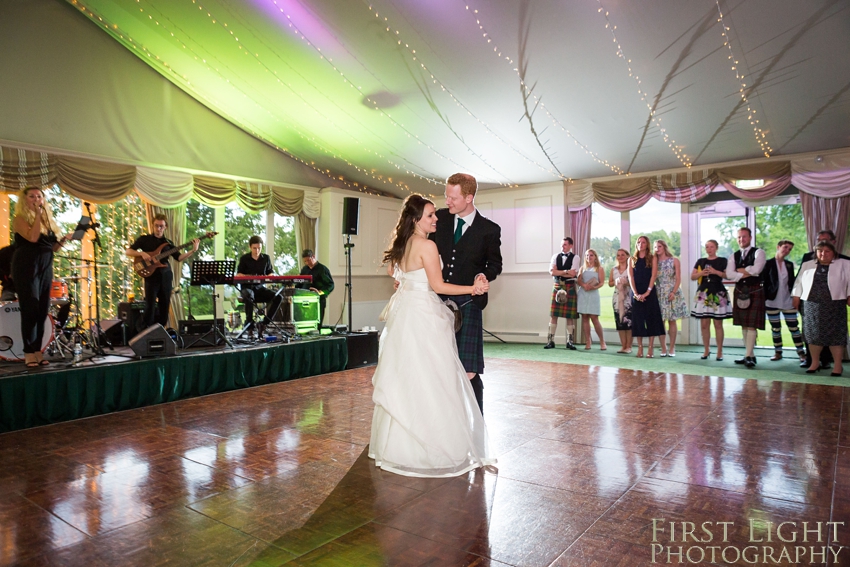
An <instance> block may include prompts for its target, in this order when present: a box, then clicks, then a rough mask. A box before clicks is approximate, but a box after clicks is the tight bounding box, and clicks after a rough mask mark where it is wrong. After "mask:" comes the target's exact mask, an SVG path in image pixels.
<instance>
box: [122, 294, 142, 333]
mask: <svg viewBox="0 0 850 567" xmlns="http://www.w3.org/2000/svg"><path fill="white" fill-rule="evenodd" d="M118 320H119V321H121V322H122V323H124V333H125V334H126V337H124V336H122V338H125V339H126V340H127V341H129V340H130V339H132V338H133V337H135V336H136V335H138V334H139V333H140V332H141V331H142V330H144V328H145V302H144V301H134V302H132V303H119V304H118Z"/></svg>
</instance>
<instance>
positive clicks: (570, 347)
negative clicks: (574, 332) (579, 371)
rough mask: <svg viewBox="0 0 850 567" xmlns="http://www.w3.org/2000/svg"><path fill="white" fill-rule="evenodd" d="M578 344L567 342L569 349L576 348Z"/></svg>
mask: <svg viewBox="0 0 850 567" xmlns="http://www.w3.org/2000/svg"><path fill="white" fill-rule="evenodd" d="M575 349H576V346H575V345H574V344H573V343H567V350H575Z"/></svg>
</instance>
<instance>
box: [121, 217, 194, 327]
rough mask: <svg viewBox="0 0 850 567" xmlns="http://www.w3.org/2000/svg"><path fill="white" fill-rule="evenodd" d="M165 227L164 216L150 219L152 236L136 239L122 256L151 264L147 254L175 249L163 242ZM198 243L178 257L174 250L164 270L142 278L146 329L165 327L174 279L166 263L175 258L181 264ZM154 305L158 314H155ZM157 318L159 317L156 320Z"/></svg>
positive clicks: (166, 223) (167, 242) (166, 224)
mask: <svg viewBox="0 0 850 567" xmlns="http://www.w3.org/2000/svg"><path fill="white" fill-rule="evenodd" d="M167 226H168V221H167V220H166V218H165V215H163V214H158V215H156V216H154V218H153V234H145V235H144V236H140V237H139V238H137V239H136V241H135V242H133V244H131V245H130V247H129V248H127V250H125V251H124V254H126V255H127V256H129V257H131V258H142V259H143V260H145V261H150V260H151V255H150V254H148V252H153V251H154V250H156V249H157V248H159V246H161V245H162V244H167V245H168V246H167V247H166V248H164V249H163V250H166V249H168V248H176V247H175V246H174V244H173V243H172V242H171V241H170V240H168V239H167V238H165V229H166V227H167ZM200 243H201V241H200V239H198V238H196V239H194V240H192V245H193V248H192V250H189V251H188V252H184V253H183V254H180V253H179V252H180V251H179V250H174V253H173V254H172V255H170V256H166V257H165V258H164V259H163V262H164V263H165V267H163V268H159V269H157V270H154V272H153V273H152V274H151V275H150V276H148V277H146V278H145V327H146V328H147V327H150V326H151V325H153V324H154V323H159V324H160V325H162V326H163V327H166V326H168V310H169V307H170V306H171V288H172V285H173V284H172V282H173V279H174V275H173V273H172V271H171V264H169V263H168V260H169V259H170V258H174V259H175V260H176V261H178V262H182V261H183V260H185V259H186V258H188V257H189V256H191V255H192V254H194V253H195V252H196V251H197V250H198V246H199V245H200ZM157 303H158V304H159V310H158V311H157V309H156V307H157ZM157 315H158V316H157Z"/></svg>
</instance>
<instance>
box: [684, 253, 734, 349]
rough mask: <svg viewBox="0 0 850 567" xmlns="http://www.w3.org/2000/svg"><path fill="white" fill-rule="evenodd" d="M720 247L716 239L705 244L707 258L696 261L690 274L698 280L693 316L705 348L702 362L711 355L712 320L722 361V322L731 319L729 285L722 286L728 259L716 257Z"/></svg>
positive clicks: (715, 339) (693, 278)
mask: <svg viewBox="0 0 850 567" xmlns="http://www.w3.org/2000/svg"><path fill="white" fill-rule="evenodd" d="M717 247H718V244H717V241H716V240H709V241H707V242H706V243H705V252H706V255H707V256H706V257H705V258H700V259H699V260H697V262H696V264H694V269H693V271H692V272H691V279H692V280H695V281H699V287H698V288H697V295H696V297H695V298H694V303H693V305H694V308H693V309H692V310H691V317H695V318H697V319H699V322H700V330H701V331H702V346H703V353H702V356H701V357H700V358H701V359H703V360H705V359H707V358H708V357H709V356H711V322H712V321H714V341H715V342H716V343H717V360H723V338H724V336H723V319H730V318H731V317H732V303H731V302H730V301H729V294H728V293H727V292H726V286H725V285H723V278H725V277H726V264H727V262H728V260H727V259H726V258H723V257H721V256H718V255H717Z"/></svg>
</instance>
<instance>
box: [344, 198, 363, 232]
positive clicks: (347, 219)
mask: <svg viewBox="0 0 850 567" xmlns="http://www.w3.org/2000/svg"><path fill="white" fill-rule="evenodd" d="M359 226H360V199H358V198H357V197H344V198H343V201H342V233H343V234H357V228H358V227H359Z"/></svg>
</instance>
